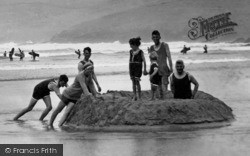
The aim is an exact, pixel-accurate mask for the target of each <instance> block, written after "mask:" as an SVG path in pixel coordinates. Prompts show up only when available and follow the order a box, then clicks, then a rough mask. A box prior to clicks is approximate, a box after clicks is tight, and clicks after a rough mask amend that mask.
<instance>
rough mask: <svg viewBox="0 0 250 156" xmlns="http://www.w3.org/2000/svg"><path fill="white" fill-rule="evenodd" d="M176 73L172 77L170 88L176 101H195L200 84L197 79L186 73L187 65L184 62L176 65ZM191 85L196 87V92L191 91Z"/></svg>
mask: <svg viewBox="0 0 250 156" xmlns="http://www.w3.org/2000/svg"><path fill="white" fill-rule="evenodd" d="M175 68H176V72H174V73H172V74H171V76H170V84H171V85H170V87H171V91H172V93H173V95H174V98H175V99H193V98H194V97H195V94H196V93H197V91H198V88H199V83H198V82H197V81H196V79H195V78H194V77H193V76H192V75H191V74H189V73H188V72H186V71H184V68H185V65H184V62H183V61H182V60H177V61H176V63H175ZM191 83H192V84H194V85H195V87H194V90H193V91H192V89H191Z"/></svg>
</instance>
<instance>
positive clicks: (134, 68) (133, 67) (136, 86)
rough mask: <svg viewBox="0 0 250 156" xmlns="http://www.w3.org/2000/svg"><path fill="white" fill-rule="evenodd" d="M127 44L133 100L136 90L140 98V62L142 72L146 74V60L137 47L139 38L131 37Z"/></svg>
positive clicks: (139, 42) (139, 41)
mask: <svg viewBox="0 0 250 156" xmlns="http://www.w3.org/2000/svg"><path fill="white" fill-rule="evenodd" d="M129 45H130V47H131V50H130V51H129V54H130V58H129V75H130V78H131V80H132V84H133V92H134V97H133V100H135V101H136V100H137V94H136V91H138V95H139V96H138V97H139V99H141V85H140V81H141V76H142V63H143V66H144V67H143V69H144V70H143V74H144V75H146V74H147V70H146V60H145V57H144V53H143V51H142V50H141V49H140V48H139V46H140V45H141V38H140V37H137V38H131V39H130V40H129Z"/></svg>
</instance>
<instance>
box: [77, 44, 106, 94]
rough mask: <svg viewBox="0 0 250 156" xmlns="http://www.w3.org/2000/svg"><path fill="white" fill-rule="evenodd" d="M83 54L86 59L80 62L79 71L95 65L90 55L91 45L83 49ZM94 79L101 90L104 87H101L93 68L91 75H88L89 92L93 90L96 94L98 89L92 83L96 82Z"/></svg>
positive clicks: (99, 90)
mask: <svg viewBox="0 0 250 156" xmlns="http://www.w3.org/2000/svg"><path fill="white" fill-rule="evenodd" d="M83 55H84V59H83V60H82V61H80V62H79V63H78V73H80V72H82V71H83V70H85V69H86V67H87V66H89V65H92V66H93V67H94V62H93V61H92V60H90V57H91V48H90V47H85V48H84V49H83ZM93 80H94V82H95V84H96V86H97V88H98V92H101V91H102V88H101V87H100V85H99V83H98V80H97V77H96V74H95V71H94V69H93V71H92V73H91V75H90V76H87V77H86V84H87V85H89V86H88V89H89V92H91V93H92V94H93V95H94V96H95V94H96V93H97V91H96V89H95V87H94V85H92V84H94V83H93ZM90 86H93V87H90Z"/></svg>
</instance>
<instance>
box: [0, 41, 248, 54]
mask: <svg viewBox="0 0 250 156" xmlns="http://www.w3.org/2000/svg"><path fill="white" fill-rule="evenodd" d="M152 44H153V42H148V43H145V42H142V44H141V47H140V48H141V49H142V50H143V51H144V52H147V48H148V47H150V46H151V45H152ZM168 44H169V47H170V50H171V52H174V53H178V52H180V51H181V50H182V48H183V45H186V46H187V47H191V51H192V52H202V51H204V50H203V46H204V45H205V44H206V45H207V46H208V50H227V51H245V50H250V46H247V45H248V44H247V43H226V42H219V43H210V42H209V43H188V42H184V41H177V42H168ZM12 47H14V48H15V49H16V51H18V48H21V49H22V50H23V51H24V52H30V51H31V50H32V49H33V50H35V51H36V52H38V53H40V54H41V57H49V56H57V55H58V56H60V55H72V54H74V51H75V50H77V49H80V50H81V51H82V50H83V48H84V47H91V49H92V51H93V53H103V54H112V53H118V52H123V51H129V49H130V46H129V44H128V43H120V42H119V41H116V42H110V43H32V42H28V43H22V44H20V43H14V42H10V43H3V44H0V53H3V52H4V51H7V52H9V51H10V50H11V48H12Z"/></svg>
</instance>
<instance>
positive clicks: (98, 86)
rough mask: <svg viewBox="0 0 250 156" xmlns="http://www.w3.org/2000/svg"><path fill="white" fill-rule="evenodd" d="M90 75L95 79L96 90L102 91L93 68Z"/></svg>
mask: <svg viewBox="0 0 250 156" xmlns="http://www.w3.org/2000/svg"><path fill="white" fill-rule="evenodd" d="M92 77H93V80H94V81H95V84H96V86H97V88H98V92H100V91H102V88H101V87H100V85H99V83H98V81H97V78H96V75H95V71H94V69H93V73H92Z"/></svg>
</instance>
